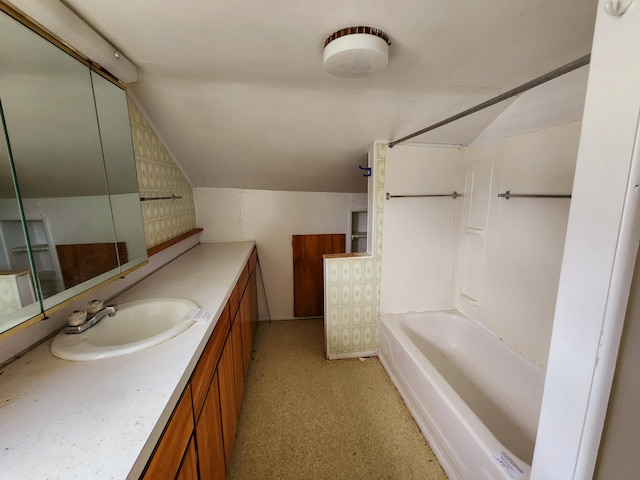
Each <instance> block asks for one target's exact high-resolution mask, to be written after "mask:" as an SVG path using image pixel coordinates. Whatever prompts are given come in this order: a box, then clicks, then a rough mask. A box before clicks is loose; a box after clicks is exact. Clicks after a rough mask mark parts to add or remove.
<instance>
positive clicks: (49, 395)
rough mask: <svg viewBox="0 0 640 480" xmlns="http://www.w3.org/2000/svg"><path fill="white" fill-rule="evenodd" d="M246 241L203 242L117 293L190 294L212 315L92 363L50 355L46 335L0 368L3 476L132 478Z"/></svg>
mask: <svg viewBox="0 0 640 480" xmlns="http://www.w3.org/2000/svg"><path fill="white" fill-rule="evenodd" d="M252 247H253V242H237V243H218V244H200V245H198V246H196V247H195V248H193V249H192V250H190V251H188V252H187V253H185V254H184V255H182V256H181V257H179V258H177V259H176V260H174V261H173V262H171V263H169V264H168V265H166V266H164V267H163V268H161V269H160V270H159V271H157V272H156V273H154V274H152V275H151V276H150V277H148V278H146V279H144V280H143V281H142V282H141V283H139V284H137V285H135V286H133V287H132V288H131V289H129V290H127V291H126V292H124V293H122V294H120V295H119V296H118V297H117V298H115V299H114V300H113V303H116V304H118V303H120V304H121V303H124V302H128V301H132V300H139V299H147V298H153V297H181V298H188V299H190V300H193V301H194V302H196V303H198V305H199V306H200V307H201V308H204V309H207V310H212V311H215V312H216V316H215V320H214V321H213V322H211V323H209V324H202V323H195V324H194V325H193V326H191V327H189V328H188V329H187V330H186V331H185V332H183V333H181V334H180V335H178V336H176V337H174V338H172V339H170V340H168V341H166V342H164V343H161V344H160V345H156V346H154V347H151V348H148V349H146V350H142V351H140V352H136V353H131V354H128V355H123V356H121V357H114V358H108V359H103V360H96V361H88V362H72V361H67V360H61V359H58V358H56V357H54V356H53V355H52V354H51V353H50V351H49V345H50V343H51V340H49V341H47V342H45V343H43V344H42V345H39V346H38V347H36V348H35V349H33V350H31V351H30V352H28V353H27V354H25V355H24V356H22V357H20V358H19V359H17V360H15V361H14V362H12V363H10V364H9V365H7V366H6V367H5V368H4V369H3V370H2V371H0V478H2V479H3V480H7V479H20V480H25V479H38V480H40V479H45V478H47V479H54V478H60V479H82V480H86V479H103V478H104V479H124V478H138V476H139V475H140V473H141V472H142V470H143V469H144V466H145V465H146V462H147V460H148V458H149V456H150V455H151V453H152V451H153V448H154V446H155V444H156V443H157V441H158V439H159V438H160V435H161V433H162V430H163V429H164V426H165V424H166V422H167V420H168V419H169V416H170V415H171V412H172V411H173V408H174V407H175V405H176V403H177V401H178V400H179V397H180V395H181V393H182V391H183V389H184V387H185V385H186V384H187V382H188V380H189V377H190V376H191V373H192V371H193V368H194V367H195V364H196V362H197V360H198V358H199V357H200V353H201V352H202V350H203V349H204V347H205V345H206V343H207V340H208V338H209V336H210V335H211V333H212V332H213V328H214V327H215V323H216V322H217V319H218V318H219V317H220V314H221V312H222V310H223V309H224V306H225V303H226V301H227V300H228V298H229V295H230V293H231V290H232V288H233V286H234V285H235V283H236V281H237V280H238V278H239V275H240V273H241V267H242V266H243V265H244V264H245V262H246V261H247V259H248V258H249V255H250V253H251V249H252Z"/></svg>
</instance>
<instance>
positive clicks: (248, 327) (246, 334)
mask: <svg viewBox="0 0 640 480" xmlns="http://www.w3.org/2000/svg"><path fill="white" fill-rule="evenodd" d="M251 278H252V277H249V284H248V285H247V288H246V289H245V291H244V296H243V297H242V300H241V301H240V311H239V315H238V316H239V317H240V326H241V331H242V367H243V368H242V371H243V375H244V378H247V373H248V372H249V361H250V360H251V347H252V344H253V326H252V321H251Z"/></svg>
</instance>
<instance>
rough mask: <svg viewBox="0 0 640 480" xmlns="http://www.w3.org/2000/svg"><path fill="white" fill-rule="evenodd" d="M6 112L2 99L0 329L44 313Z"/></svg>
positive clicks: (0, 120)
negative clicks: (17, 187) (22, 212)
mask: <svg viewBox="0 0 640 480" xmlns="http://www.w3.org/2000/svg"><path fill="white" fill-rule="evenodd" d="M2 113H3V111H2V101H1V99H0V123H1V124H2V125H1V131H0V133H1V135H0V332H3V331H5V330H8V329H10V328H13V327H15V326H16V325H18V324H20V323H22V322H24V321H25V320H27V319H29V318H31V317H34V316H36V315H38V313H39V312H40V303H39V302H38V301H37V295H36V290H35V286H34V284H33V276H32V275H33V274H32V262H31V261H30V257H29V251H28V249H27V241H26V238H25V234H24V228H25V224H24V223H23V222H22V220H21V215H20V206H19V203H18V199H17V194H16V190H15V187H14V182H13V169H12V166H11V160H10V157H9V154H10V149H9V145H8V144H7V141H6V140H7V131H6V129H5V125H4V115H3V114H2Z"/></svg>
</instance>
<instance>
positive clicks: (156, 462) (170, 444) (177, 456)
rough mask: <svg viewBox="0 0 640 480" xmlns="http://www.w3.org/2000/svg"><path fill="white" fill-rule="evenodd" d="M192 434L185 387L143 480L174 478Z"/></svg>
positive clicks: (189, 388) (191, 417)
mask: <svg viewBox="0 0 640 480" xmlns="http://www.w3.org/2000/svg"><path fill="white" fill-rule="evenodd" d="M192 433H193V409H192V406H191V387H190V386H189V385H187V388H185V390H184V393H183V394H182V397H180V401H179V402H178V405H177V406H176V408H175V410H174V411H173V415H172V416H171V419H170V420H169V423H168V424H167V427H166V428H165V429H164V433H163V434H162V438H161V439H160V442H159V443H158V446H157V447H156V450H155V452H154V453H153V457H151V460H150V461H149V464H148V465H147V470H146V471H145V473H144V477H143V478H145V479H148V480H154V479H157V478H175V476H176V474H177V473H178V470H179V468H180V463H181V462H182V457H183V455H184V453H185V450H186V449H187V446H188V444H189V441H190V440H191V434H192Z"/></svg>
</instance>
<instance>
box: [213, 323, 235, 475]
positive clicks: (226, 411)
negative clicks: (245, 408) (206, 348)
mask: <svg viewBox="0 0 640 480" xmlns="http://www.w3.org/2000/svg"><path fill="white" fill-rule="evenodd" d="M218 381H219V384H220V412H221V414H222V438H223V440H224V458H225V465H226V467H227V468H229V463H230V462H231V450H233V440H234V438H235V436H236V428H237V426H238V414H237V410H236V388H235V374H234V371H233V340H232V336H231V334H229V336H228V337H227V343H225V345H224V348H223V349H222V355H220V362H219V363H218Z"/></svg>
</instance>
